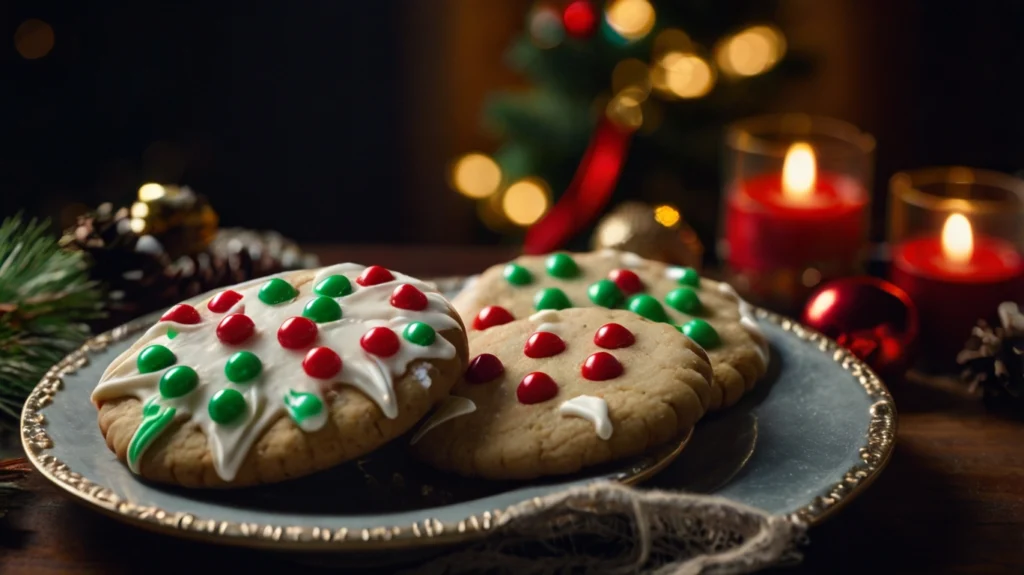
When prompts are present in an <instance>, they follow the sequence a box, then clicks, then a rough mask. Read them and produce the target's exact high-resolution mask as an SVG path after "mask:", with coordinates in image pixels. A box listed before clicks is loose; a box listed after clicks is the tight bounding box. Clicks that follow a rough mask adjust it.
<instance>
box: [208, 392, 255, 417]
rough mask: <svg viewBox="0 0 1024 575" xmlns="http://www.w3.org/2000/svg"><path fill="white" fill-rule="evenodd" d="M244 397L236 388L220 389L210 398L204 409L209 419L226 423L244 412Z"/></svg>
mask: <svg viewBox="0 0 1024 575" xmlns="http://www.w3.org/2000/svg"><path fill="white" fill-rule="evenodd" d="M245 409H246V407H245V397H244V396H243V395H242V394H241V393H240V392H239V391H237V390H234V389H222V390H220V391H218V392H217V393H216V394H214V396H213V397H211V398H210V403H209V404H208V405H207V406H206V410H207V411H208V412H209V414H210V419H212V420H214V421H215V422H217V423H219V424H221V425H226V424H228V423H231V422H233V421H235V420H236V419H238V418H239V417H241V416H242V415H243V414H245Z"/></svg>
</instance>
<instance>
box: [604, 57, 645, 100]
mask: <svg viewBox="0 0 1024 575" xmlns="http://www.w3.org/2000/svg"><path fill="white" fill-rule="evenodd" d="M625 90H629V91H630V92H631V93H632V94H633V95H634V97H636V95H640V101H641V102H642V101H644V100H646V99H647V95H648V94H649V93H650V92H651V74H650V71H649V70H648V69H647V64H645V63H643V62H642V61H641V60H638V59H636V58H626V59H625V60H623V61H621V62H619V63H618V64H616V65H615V68H614V69H613V70H612V93H613V94H619V93H621V92H623V91H625Z"/></svg>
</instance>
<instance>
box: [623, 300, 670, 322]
mask: <svg viewBox="0 0 1024 575" xmlns="http://www.w3.org/2000/svg"><path fill="white" fill-rule="evenodd" d="M628 306H629V311H631V312H633V313H635V314H637V315H640V316H642V317H645V318H647V319H649V320H651V321H668V316H667V315H665V308H663V307H661V303H660V302H659V301H658V300H656V299H654V297H652V296H649V295H647V294H637V295H635V296H633V297H632V298H630V299H629V303H628Z"/></svg>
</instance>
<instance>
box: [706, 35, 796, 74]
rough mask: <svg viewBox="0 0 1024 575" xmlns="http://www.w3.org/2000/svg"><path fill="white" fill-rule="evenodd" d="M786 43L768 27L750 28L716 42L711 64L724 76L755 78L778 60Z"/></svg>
mask: <svg viewBox="0 0 1024 575" xmlns="http://www.w3.org/2000/svg"><path fill="white" fill-rule="evenodd" d="M785 52H786V40H785V37H784V36H783V35H782V32H781V31H779V30H778V29H777V28H773V27H771V26H752V27H750V28H747V29H746V30H743V31H741V32H739V33H737V34H734V35H733V36H730V37H727V38H725V39H723V40H722V41H720V42H719V43H718V46H716V48H715V62H716V63H717V64H718V67H719V68H721V69H722V72H724V73H725V74H726V75H729V76H756V75H758V74H763V73H764V72H767V71H768V70H770V69H771V68H772V67H774V66H775V64H777V63H778V62H779V60H781V59H782V56H783V55H784V54H785Z"/></svg>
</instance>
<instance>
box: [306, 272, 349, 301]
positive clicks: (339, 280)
mask: <svg viewBox="0 0 1024 575" xmlns="http://www.w3.org/2000/svg"><path fill="white" fill-rule="evenodd" d="M313 293H315V294H316V295H322V296H324V297H343V296H347V295H348V294H350V293H352V282H350V281H348V278H347V277H345V276H342V275H333V276H327V277H326V278H324V279H323V280H322V281H321V282H320V283H318V284H316V287H314V288H313Z"/></svg>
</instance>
